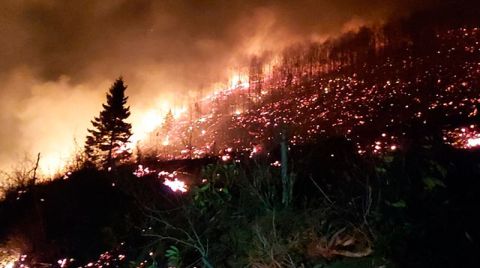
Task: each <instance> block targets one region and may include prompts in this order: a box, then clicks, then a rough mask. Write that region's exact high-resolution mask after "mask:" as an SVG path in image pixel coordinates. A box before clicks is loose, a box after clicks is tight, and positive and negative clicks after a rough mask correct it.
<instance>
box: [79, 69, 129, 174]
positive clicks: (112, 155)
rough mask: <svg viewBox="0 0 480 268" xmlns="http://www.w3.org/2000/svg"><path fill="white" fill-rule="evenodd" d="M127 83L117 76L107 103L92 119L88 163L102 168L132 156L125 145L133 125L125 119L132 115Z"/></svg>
mask: <svg viewBox="0 0 480 268" xmlns="http://www.w3.org/2000/svg"><path fill="white" fill-rule="evenodd" d="M126 89H127V86H126V85H125V84H124V82H123V79H122V77H120V78H118V79H117V80H116V81H115V82H114V83H113V85H112V87H111V88H110V90H109V92H108V93H107V103H106V104H102V107H103V110H102V111H101V112H100V115H99V116H98V117H95V118H94V120H92V121H91V122H92V125H93V129H88V132H89V133H90V134H89V135H88V136H87V140H86V142H85V154H86V156H87V160H88V162H89V163H91V164H94V165H96V166H98V167H102V168H105V169H106V168H113V167H114V166H115V162H116V161H118V160H124V159H127V158H129V157H130V156H131V152H129V151H128V150H126V148H125V145H126V144H127V143H128V139H129V138H130V136H132V132H131V128H132V126H131V124H129V123H127V122H125V120H126V119H127V118H128V117H129V116H130V107H128V106H125V104H126V103H127V99H128V97H126V96H125V90H126Z"/></svg>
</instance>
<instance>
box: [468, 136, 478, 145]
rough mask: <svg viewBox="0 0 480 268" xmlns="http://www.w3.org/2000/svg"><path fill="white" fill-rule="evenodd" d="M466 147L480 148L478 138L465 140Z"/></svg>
mask: <svg viewBox="0 0 480 268" xmlns="http://www.w3.org/2000/svg"><path fill="white" fill-rule="evenodd" d="M467 146H468V147H477V146H480V137H478V138H469V139H468V140H467Z"/></svg>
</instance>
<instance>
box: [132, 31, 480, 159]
mask: <svg viewBox="0 0 480 268" xmlns="http://www.w3.org/2000/svg"><path fill="white" fill-rule="evenodd" d="M381 32H382V31H380V30H377V31H373V30H370V29H366V28H364V29H361V30H360V31H359V32H357V33H351V34H349V35H347V36H344V37H343V38H340V39H338V40H336V41H330V42H326V43H323V44H311V45H304V46H298V47H294V48H291V49H288V50H286V51H285V52H284V54H283V55H282V57H281V58H280V59H279V58H276V59H275V60H271V61H268V62H266V63H265V62H262V61H261V60H259V59H258V58H253V59H252V61H251V64H250V66H249V68H248V71H249V73H248V76H247V75H243V76H238V77H239V79H238V81H237V83H231V86H230V87H229V88H227V89H224V90H222V91H219V92H216V93H214V94H212V95H209V96H207V97H204V98H203V99H201V100H198V101H196V102H193V103H191V104H190V105H189V106H188V108H186V109H185V111H184V112H183V113H182V114H181V115H180V116H178V117H176V118H175V119H174V120H171V119H168V120H171V122H164V123H163V125H161V127H159V128H157V129H155V130H154V131H153V132H152V133H151V134H150V136H149V137H148V138H146V139H145V140H142V141H140V144H141V146H140V150H142V151H144V153H147V154H150V155H154V156H156V157H158V159H173V158H201V157H204V156H206V155H225V154H227V155H228V154H230V153H231V152H232V151H233V152H235V154H239V153H240V154H245V155H249V154H255V153H256V150H257V149H258V148H261V147H263V148H272V147H273V146H275V144H277V143H278V140H279V139H280V133H282V132H286V133H288V138H289V142H290V145H298V144H305V143H312V142H314V141H315V140H318V139H322V138H326V137H331V136H343V137H345V138H346V139H347V140H350V141H352V142H353V143H354V144H355V145H356V147H357V151H358V153H359V154H365V153H366V154H378V153H383V152H388V151H395V150H398V149H401V148H402V147H403V146H405V144H404V143H403V142H402V141H403V140H405V139H406V137H408V136H409V135H411V134H412V133H411V132H412V131H420V130H421V129H424V130H426V129H429V130H430V131H432V130H435V129H437V130H438V131H439V132H441V131H442V130H444V131H449V130H452V131H453V128H455V127H462V126H460V125H461V124H462V122H463V124H468V122H472V125H471V126H470V127H469V128H468V129H469V130H475V129H477V128H478V127H479V126H478V125H477V124H478V123H480V122H479V121H478V119H477V115H476V114H475V115H474V112H475V113H476V108H477V106H478V104H479V102H480V98H479V93H480V92H479V90H480V84H479V81H480V28H476V27H459V28H455V29H448V30H438V31H436V32H431V33H430V35H426V36H421V37H418V36H417V37H415V36H414V35H413V34H412V33H408V32H404V33H401V35H400V36H398V35H391V36H388V35H380V34H379V33H381ZM427 40H428V49H425V43H424V42H427ZM166 125H168V126H166ZM468 125H470V124H468ZM449 133H450V132H449ZM465 137H466V136H465ZM465 137H464V136H463V135H454V134H449V135H446V136H445V139H446V140H452V139H453V140H454V141H453V143H452V144H454V145H455V144H464V143H468V145H467V146H465V145H458V146H459V147H468V148H472V147H475V146H476V143H475V144H474V142H473V141H471V140H469V141H461V140H462V139H464V138H465ZM468 139H472V138H471V137H470V136H468ZM256 148H257V149H256Z"/></svg>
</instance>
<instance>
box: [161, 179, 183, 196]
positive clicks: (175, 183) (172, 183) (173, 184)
mask: <svg viewBox="0 0 480 268" xmlns="http://www.w3.org/2000/svg"><path fill="white" fill-rule="evenodd" d="M163 184H164V185H166V186H168V187H170V189H172V191H174V192H182V193H185V192H186V191H187V186H186V185H185V182H183V181H181V180H178V179H177V178H174V179H173V180H170V179H165V181H164V182H163Z"/></svg>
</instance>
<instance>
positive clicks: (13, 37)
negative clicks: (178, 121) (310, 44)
mask: <svg viewBox="0 0 480 268" xmlns="http://www.w3.org/2000/svg"><path fill="white" fill-rule="evenodd" d="M2 2H3V3H2V8H1V9H0V35H1V39H0V59H1V60H0V78H1V80H0V81H1V82H2V83H1V84H2V85H1V90H0V109H1V111H0V124H1V127H0V144H1V149H2V150H1V151H0V168H2V169H7V168H9V166H11V164H12V163H13V161H16V159H17V158H18V157H23V155H24V154H25V153H26V154H29V155H35V154H36V153H37V152H41V153H42V154H43V156H44V159H45V162H46V163H48V162H49V161H48V160H49V159H52V158H55V157H59V156H61V157H68V156H69V155H68V153H69V152H71V151H72V148H73V146H74V142H73V141H74V138H77V141H78V143H79V144H80V145H81V144H82V143H83V138H84V136H85V130H86V128H87V127H89V126H90V122H89V121H90V119H92V117H93V116H94V115H96V114H97V113H98V111H99V109H100V108H101V105H100V104H101V103H102V102H103V100H104V96H105V95H104V94H105V92H106V90H107V89H108V88H109V86H110V83H112V82H113V80H114V79H115V78H117V77H118V76H120V75H122V76H123V77H124V78H125V80H126V82H127V84H128V85H129V88H128V89H127V94H128V95H129V96H130V99H129V103H130V105H131V106H132V113H133V114H132V117H133V118H132V120H136V119H138V118H139V116H140V114H141V113H142V112H145V111H146V110H148V109H151V108H156V107H164V106H165V103H171V104H173V105H174V104H179V103H181V102H184V101H186V100H188V99H189V98H192V96H193V95H195V94H196V92H199V90H200V89H202V88H203V89H207V88H208V87H209V86H210V85H212V83H214V82H217V81H222V80H225V79H226V77H227V76H228V74H229V73H228V72H229V70H231V69H229V68H234V67H236V66H240V65H241V64H243V63H244V62H245V60H246V59H247V58H248V56H249V55H252V54H257V53H262V52H263V51H273V52H278V51H280V50H281V49H282V48H284V47H285V46H288V45H290V44H292V43H294V42H299V41H303V40H315V41H319V40H324V39H325V38H327V37H329V36H332V35H337V34H339V33H341V32H342V31H345V30H350V29H353V28H355V27H358V26H361V25H362V24H366V23H381V22H382V21H385V20H387V19H388V18H389V17H391V16H392V15H402V14H406V13H408V12H409V11H411V10H413V9H415V8H420V6H417V5H416V4H415V2H420V1H413V0H407V1H405V0H398V1H388V0H367V1H353V0H337V1H328V0H316V1H315V0H302V1H278V0H277V1H274V0H272V1H245V0H229V1H209V0H204V1H194V0H191V1H181V0H175V1H174V0H165V1H155V0H102V1H96V0H77V1H65V0H3V1H2ZM423 5H425V3H423ZM134 124H135V122H134Z"/></svg>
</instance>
